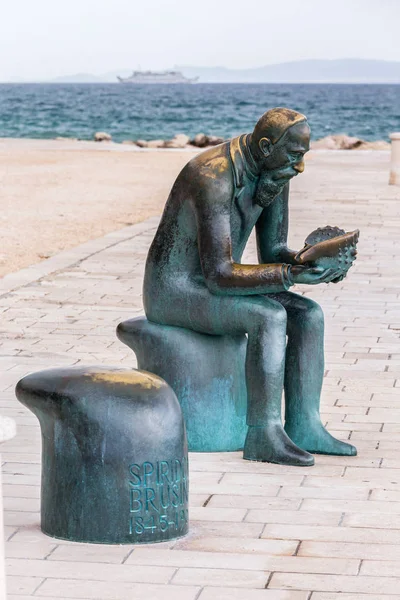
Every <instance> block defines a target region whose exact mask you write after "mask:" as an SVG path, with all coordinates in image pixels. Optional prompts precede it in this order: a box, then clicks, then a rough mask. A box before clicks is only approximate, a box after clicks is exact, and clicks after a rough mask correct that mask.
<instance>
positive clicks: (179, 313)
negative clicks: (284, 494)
mask: <svg viewBox="0 0 400 600" xmlns="http://www.w3.org/2000/svg"><path fill="white" fill-rule="evenodd" d="M309 142H310V128H309V125H308V123H307V119H306V117H304V115H301V114H299V113H297V112H295V111H292V110H289V109H285V108H276V109H273V110H270V111H268V112H266V113H265V114H264V115H263V116H262V117H261V119H260V120H259V121H258V123H257V124H256V126H255V129H254V131H253V132H252V133H251V134H245V135H241V136H239V137H237V138H235V139H232V140H231V141H229V142H226V143H224V144H221V145H220V146H216V147H214V148H211V149H209V150H207V151H205V152H203V153H202V154H199V155H198V156H196V157H195V158H193V159H192V160H191V161H190V162H189V163H188V164H187V165H186V166H185V167H184V169H183V170H182V171H181V173H180V174H179V176H178V178H177V180H176V181H175V183H174V185H173V188H172V190H171V193H170V196H169V198H168V201H167V204H166V207H165V210H164V214H163V216H162V220H161V223H160V226H159V228H158V231H157V233H156V235H155V238H154V241H153V243H152V246H151V248H150V252H149V255H148V259H147V264H146V272H145V278H144V288H143V299H144V306H145V312H146V316H147V318H148V320H149V321H151V322H153V323H154V324H159V325H164V326H170V327H171V326H172V327H180V328H185V329H188V330H192V331H193V332H196V333H198V334H208V335H211V336H244V335H245V334H247V336H248V342H247V351H246V358H245V377H246V387H247V426H248V429H247V436H246V440H245V444H244V458H246V459H250V460H258V461H271V462H276V463H281V464H290V465H303V466H308V465H312V464H313V462H314V458H313V457H312V456H311V454H309V453H323V454H339V455H354V454H356V450H355V448H354V447H353V446H351V445H350V444H346V443H344V442H341V441H339V440H336V439H334V438H333V437H332V436H331V435H330V434H329V433H328V432H327V431H326V429H325V428H324V426H323V425H322V423H321V419H320V415H319V405H320V394H321V387H322V379H323V373H324V348H323V343H324V319H323V312H322V310H321V308H320V307H319V305H318V304H316V303H315V302H314V301H313V300H311V299H309V298H307V297H303V296H300V295H298V294H294V293H292V292H290V291H289V288H290V287H291V286H292V285H293V284H295V283H303V284H309V285H315V284H321V283H328V282H330V281H338V280H339V279H341V278H342V276H343V270H341V269H340V268H339V265H338V264H336V263H335V262H334V261H333V263H332V264H331V265H330V267H329V268H326V267H323V266H315V265H312V263H307V264H302V263H301V261H300V260H298V259H297V258H296V257H297V256H298V252H296V251H293V250H290V249H289V248H288V246H287V235H288V199H289V181H290V179H291V178H292V177H294V176H295V175H298V174H299V173H301V172H302V171H303V170H304V155H305V153H306V152H307V151H308V150H309ZM254 228H255V230H256V234H257V247H258V258H259V264H255V265H243V264H241V262H240V261H241V257H242V253H243V250H244V248H245V245H246V242H247V240H248V238H249V235H250V233H251V232H252V230H253V229H254ZM128 343H129V342H128ZM182 343H184V342H183V341H182ZM130 345H133V346H134V344H130ZM154 352H157V349H155V350H154ZM147 354H148V353H147ZM164 361H165V367H167V366H168V362H169V361H171V355H164ZM144 362H145V363H147V364H149V362H150V363H151V357H149V356H147V358H146V360H145V361H144ZM153 362H154V361H153ZM146 368H148V367H146ZM156 368H157V369H158V371H157V370H156V371H155V372H160V368H161V371H162V372H163V373H164V376H165V372H167V371H168V369H167V368H162V367H160V366H158V367H157V366H156ZM197 368H198V370H199V372H200V373H201V375H202V377H203V379H204V382H205V384H206V383H208V380H209V377H210V374H211V373H212V369H211V368H210V363H209V362H207V357H205V358H203V357H202V356H200V355H199V356H198V366H197ZM181 376H182V378H184V379H185V378H186V379H188V380H189V379H190V373H186V372H182V375H181ZM223 376H224V374H223V373H221V377H223ZM283 389H284V391H285V398H286V412H285V426H283V424H282V420H281V397H282V390H283ZM218 393H219V392H218V388H216V391H215V394H216V396H218ZM178 398H179V393H178ZM179 399H180V401H181V402H182V398H179ZM217 400H218V399H217V398H216V402H215V406H216V407H218V406H219V403H218V401H217ZM222 404H223V402H222ZM205 408H206V407H205ZM207 408H210V407H207ZM211 410H212V407H211ZM184 412H185V409H184ZM185 417H186V420H187V426H188V430H189V431H190V420H191V414H190V413H189V412H188V411H186V413H185ZM217 417H218V419H219V420H220V422H221V430H223V422H224V414H223V412H221V414H218V415H217ZM208 418H209V416H208V414H207V412H206V411H205V412H204V423H207V420H208ZM216 435H217V436H218V431H215V429H214V427H211V428H210V432H209V435H207V433H205V434H204V445H203V449H207V448H208V447H209V446H210V442H211V436H213V437H214V438H215V436H216ZM200 446H201V444H200ZM199 449H202V448H199Z"/></svg>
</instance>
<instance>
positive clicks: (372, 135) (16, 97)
mask: <svg viewBox="0 0 400 600" xmlns="http://www.w3.org/2000/svg"><path fill="white" fill-rule="evenodd" d="M275 106H286V107H288V108H292V109H295V110H298V111H300V112H302V113H304V114H305V115H307V117H308V119H309V122H310V125H311V129H312V137H313V139H319V138H322V137H324V136H326V135H330V134H335V133H346V134H348V135H351V136H357V137H360V138H363V139H366V140H377V139H385V140H388V135H389V133H390V132H393V131H400V85H347V84H346V85H345V84H343V85H341V84H205V83H199V84H194V85H187V84H173V85H162V84H155V85H127V84H119V83H115V84H0V137H26V138H54V137H57V136H66V137H76V138H79V139H92V138H93V134H94V133H95V132H96V131H106V132H108V133H110V134H111V135H112V137H113V139H114V140H115V141H123V140H135V139H140V138H141V139H146V140H150V139H160V138H161V139H169V138H171V137H173V136H174V135H175V134H176V133H186V134H187V135H189V136H194V135H195V134H196V133H200V132H203V133H206V134H209V135H217V136H222V137H224V138H229V137H232V136H234V135H237V134H239V133H242V132H246V131H251V129H252V128H253V126H254V124H255V122H256V120H257V119H258V118H259V117H260V116H261V114H262V113H263V112H265V111H266V110H268V109H269V108H272V107H275Z"/></svg>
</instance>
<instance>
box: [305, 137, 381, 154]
mask: <svg viewBox="0 0 400 600" xmlns="http://www.w3.org/2000/svg"><path fill="white" fill-rule="evenodd" d="M311 149H312V150H389V149H390V144H389V142H385V141H384V140H377V141H375V142H367V141H365V140H361V139H360V138H357V137H351V136H349V135H345V134H338V135H328V136H327V137H324V138H322V139H320V140H316V141H315V142H311Z"/></svg>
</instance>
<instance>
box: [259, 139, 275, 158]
mask: <svg viewBox="0 0 400 600" xmlns="http://www.w3.org/2000/svg"><path fill="white" fill-rule="evenodd" d="M258 145H259V147H260V150H261V152H262V153H263V154H264V156H269V155H270V154H271V152H272V144H271V141H270V140H269V139H268V138H266V137H263V138H261V140H260V141H259V142H258Z"/></svg>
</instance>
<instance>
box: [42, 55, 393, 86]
mask: <svg viewBox="0 0 400 600" xmlns="http://www.w3.org/2000/svg"><path fill="white" fill-rule="evenodd" d="M174 69H176V70H178V71H180V72H181V73H183V75H184V76H185V77H188V78H196V77H197V78H198V81H199V83H400V62H395V61H385V60H364V59H356V58H347V59H340V60H322V59H321V60H320V59H316V60H298V61H292V62H284V63H280V64H273V65H266V66H264V67H257V68H253V69H229V68H227V67H194V66H190V65H177V66H175V67H174ZM131 73H132V69H130V70H127V69H120V70H117V71H109V72H107V73H104V74H102V75H93V74H91V73H77V74H75V75H70V76H64V77H57V78H56V79H52V80H51V81H48V82H46V83H117V77H118V76H119V77H127V76H129V75H130V74H131Z"/></svg>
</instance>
